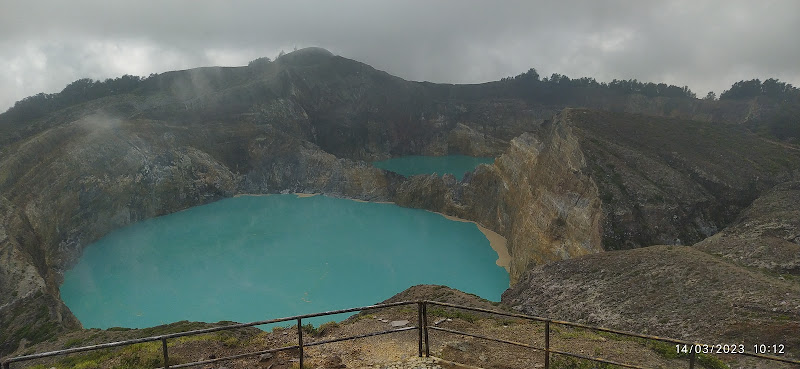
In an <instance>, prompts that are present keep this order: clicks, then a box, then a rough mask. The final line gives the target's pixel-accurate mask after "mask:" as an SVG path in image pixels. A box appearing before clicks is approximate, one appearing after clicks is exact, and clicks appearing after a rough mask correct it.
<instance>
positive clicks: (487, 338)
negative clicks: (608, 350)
mask: <svg viewBox="0 0 800 369" xmlns="http://www.w3.org/2000/svg"><path fill="white" fill-rule="evenodd" d="M428 329H433V330H435V331H442V332H448V333H454V334H460V335H463V336H469V337H475V338H481V339H485V340H489V341H495V342H502V343H507V344H510V345H515V346H521V347H527V348H530V349H534V350H539V351H544V348H542V347H536V346H533V345H528V344H525V343H522V342H515V341H508V340H504V339H500V338H494V337H487V336H482V335H479V334H472V333H467V332H462V331H456V330H452V329H447V328H439V327H428ZM550 352H553V353H557V354H562V355H567V356H574V357H577V358H581V359H586V360H592V361H599V362H603V363H608V364H614V365H619V366H623V367H626V368H635V369H645V368H642V367H639V366H636V365H630V364H622V363H617V362H614V361H609V360H605V359H601V358H592V357H588V356H581V355H578V354H568V353H563V352H561V351H557V350H553V349H550Z"/></svg>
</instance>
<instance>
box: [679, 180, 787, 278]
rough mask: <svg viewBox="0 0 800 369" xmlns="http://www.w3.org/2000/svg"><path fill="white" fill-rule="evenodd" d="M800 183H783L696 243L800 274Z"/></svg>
mask: <svg viewBox="0 0 800 369" xmlns="http://www.w3.org/2000/svg"><path fill="white" fill-rule="evenodd" d="M797 204H800V183H798V182H787V183H782V184H779V185H777V186H775V187H774V188H772V189H771V190H769V191H768V192H767V193H765V194H763V195H762V196H760V197H759V198H758V199H756V201H754V202H753V204H752V205H750V206H749V207H748V208H747V209H745V210H744V211H742V213H741V214H740V215H739V217H738V218H737V219H736V221H735V222H733V223H732V224H731V225H729V226H728V227H726V228H725V229H723V230H722V231H721V232H719V233H717V234H715V235H713V236H711V237H709V238H706V239H704V240H703V241H701V242H698V243H697V244H695V245H694V247H695V248H697V249H699V250H702V251H704V252H707V253H709V254H712V255H717V256H721V257H723V258H725V259H726V260H729V261H731V262H733V263H736V264H739V265H742V266H747V267H752V268H758V269H763V270H768V271H770V272H772V273H779V274H782V273H788V274H792V275H795V276H797V275H800V208H798V207H797Z"/></svg>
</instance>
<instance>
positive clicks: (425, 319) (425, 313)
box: [422, 300, 431, 357]
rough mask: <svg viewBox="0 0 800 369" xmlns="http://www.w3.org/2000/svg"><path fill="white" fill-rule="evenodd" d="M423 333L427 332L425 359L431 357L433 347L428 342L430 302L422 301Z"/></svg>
mask: <svg viewBox="0 0 800 369" xmlns="http://www.w3.org/2000/svg"><path fill="white" fill-rule="evenodd" d="M422 331H423V332H425V357H428V356H431V345H430V342H429V341H428V301H427V300H423V301H422Z"/></svg>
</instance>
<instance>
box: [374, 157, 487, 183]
mask: <svg viewBox="0 0 800 369" xmlns="http://www.w3.org/2000/svg"><path fill="white" fill-rule="evenodd" d="M492 163H494V158H484V157H473V156H464V155H448V156H416V155H412V156H401V157H397V158H392V159H389V160H382V161H376V162H373V163H372V165H373V166H375V167H377V168H381V169H385V170H390V171H392V172H395V173H400V174H402V175H404V176H407V177H408V176H414V175H417V174H432V173H437V174H439V175H444V174H452V175H453V176H455V177H456V179H458V180H459V181H460V180H461V179H462V178H464V174H465V173H467V172H471V171H473V170H474V169H475V168H476V167H477V166H478V165H480V164H492Z"/></svg>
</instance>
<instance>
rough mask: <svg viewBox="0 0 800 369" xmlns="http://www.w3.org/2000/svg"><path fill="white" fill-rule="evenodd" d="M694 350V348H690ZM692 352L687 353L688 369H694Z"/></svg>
mask: <svg viewBox="0 0 800 369" xmlns="http://www.w3.org/2000/svg"><path fill="white" fill-rule="evenodd" d="M692 348H693V349H694V347H692ZM694 356H695V354H694V350H691V351H690V352H689V369H694Z"/></svg>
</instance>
